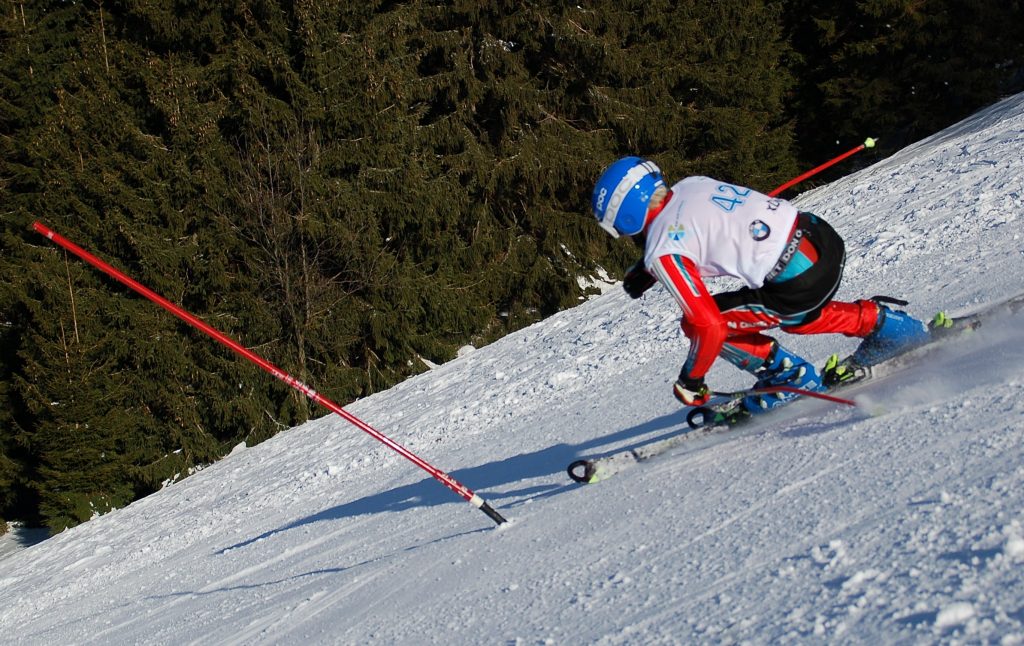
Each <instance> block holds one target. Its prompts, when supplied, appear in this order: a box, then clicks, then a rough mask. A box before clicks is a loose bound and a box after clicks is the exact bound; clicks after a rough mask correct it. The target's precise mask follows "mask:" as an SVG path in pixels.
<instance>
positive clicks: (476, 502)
mask: <svg viewBox="0 0 1024 646" xmlns="http://www.w3.org/2000/svg"><path fill="white" fill-rule="evenodd" d="M32 228H33V229H35V230H36V231H37V232H39V233H41V234H42V235H44V236H46V237H47V238H48V239H49V240H51V241H52V242H54V243H56V244H58V245H60V246H61V247H63V248H64V249H66V250H68V251H70V252H71V253H73V254H75V255H76V256H78V257H79V258H81V259H82V260H84V261H85V262H87V263H89V264H90V265H92V266H93V267H95V268H96V269H99V270H100V271H102V272H103V273H105V274H107V275H108V276H110V277H111V278H113V279H115V280H117V281H118V282H119V283H121V284H123V285H125V286H126V287H128V288H129V289H132V290H133V291H135V292H137V293H139V294H141V295H143V296H145V297H146V298H148V299H149V300H151V301H153V302H154V303H156V304H157V305H159V306H160V307H162V308H164V309H165V310H167V311H168V312H170V313H171V314H173V315H174V316H176V317H178V318H179V319H181V320H182V321H185V322H186V323H188V324H189V325H191V326H192V327H194V328H196V329H198V330H200V331H202V332H205V333H206V334H207V335H209V336H211V337H213V338H214V339H216V340H217V341H218V342H220V343H221V344H223V345H225V346H227V347H228V348H230V349H231V350H233V351H234V352H235V353H236V354H239V355H241V356H243V357H245V358H246V359H248V360H249V361H251V362H252V363H255V364H256V365H257V366H259V367H260V368H262V369H263V370H265V371H266V372H268V373H270V374H271V375H273V376H274V377H276V378H278V379H280V380H281V381H283V382H284V383H286V384H288V385H289V386H291V387H292V388H294V389H295V390H298V391H299V392H301V393H302V394H304V395H306V396H307V397H309V398H310V399H311V400H313V402H314V403H316V404H320V405H321V406H323V407H324V408H327V409H328V410H330V411H331V412H333V413H336V414H338V415H340V416H341V417H342V418H344V419H345V421H347V422H349V423H350V424H352V425H353V426H355V427H356V428H358V429H359V430H361V431H363V432H364V433H367V434H369V435H370V436H371V437H373V438H374V439H375V440H377V441H378V442H381V443H382V444H384V445H386V446H387V447H388V448H390V449H392V450H393V451H395V452H396V453H398V454H399V455H401V456H402V457H404V458H405V459H407V460H409V461H410V462H412V463H413V464H415V465H416V466H418V467H419V468H421V469H423V470H424V471H426V472H427V473H429V474H430V475H431V476H432V477H433V478H435V479H436V480H437V481H439V482H440V483H441V484H443V485H444V486H446V487H448V488H449V489H451V490H452V491H454V492H455V493H456V494H458V495H459V496H461V497H462V498H463V499H465V500H466V501H467V502H469V503H470V504H472V505H473V506H474V507H476V508H477V509H479V510H481V511H483V512H484V513H485V514H487V516H488V517H490V519H491V520H493V521H494V522H495V523H497V524H498V525H501V524H502V523H504V522H506V521H505V519H504V518H503V517H502V516H501V514H499V513H498V512H497V511H495V510H494V508H493V507H491V505H490V504H489V503H488V502H487V501H485V500H484V499H483V498H481V497H480V496H478V495H477V494H475V493H473V492H472V491H470V490H469V489H468V488H466V486H465V485H462V484H460V483H459V482H458V481H457V480H455V478H453V477H451V476H450V475H448V474H447V473H445V472H444V471H441V470H440V469H438V468H436V467H434V466H432V465H431V464H430V463H429V462H427V461H426V460H424V459H422V458H420V457H419V456H417V455H416V454H415V453H413V452H412V451H410V450H409V449H407V448H405V447H404V446H402V445H401V444H399V443H397V442H395V441H394V440H392V439H391V438H389V437H387V436H386V435H384V434H383V433H381V432H380V431H378V430H376V429H375V428H373V427H372V426H370V425H369V424H367V423H366V422H364V421H363V420H361V419H359V418H358V417H356V416H355V415H353V414H351V413H349V412H348V411H346V410H345V409H343V408H342V407H341V406H339V405H338V404H335V403H334V402H332V401H331V400H329V399H327V398H326V397H324V396H323V395H321V394H320V393H318V392H316V391H315V390H313V389H312V388H310V387H309V386H307V385H306V384H304V383H302V382H301V381H299V380H297V379H295V378H294V377H292V376H291V375H289V374H288V373H286V372H284V371H283V370H281V369H280V368H278V367H277V366H275V365H274V364H272V363H270V362H269V361H267V360H266V359H264V358H262V357H260V356H259V355H257V354H255V353H253V352H252V351H250V350H248V349H247V348H245V347H243V346H242V345H241V344H239V343H238V342H237V341H235V340H233V339H231V338H229V337H227V336H225V335H224V334H222V333H221V332H219V331H218V330H216V329H214V328H212V327H210V326H209V325H207V324H206V323H204V322H203V321H201V320H199V319H198V318H196V317H195V316H193V315H192V314H190V313H189V312H187V311H186V310H184V309H182V308H181V307H178V306H177V305H175V304H174V303H172V302H170V301H168V300H167V299H166V298H164V297H162V296H160V295H159V294H157V293H156V292H154V291H152V290H151V289H149V288H148V287H146V286H145V285H143V284H141V283H139V282H137V281H135V280H133V279H131V278H129V277H128V276H126V275H125V274H124V273H122V272H121V271H119V270H117V269H115V268H114V267H112V266H110V265H108V264H107V263H105V262H103V261H102V260H100V259H99V258H97V257H96V256H94V255H92V254H91V253H89V252H88V251H86V250H85V249H82V248H81V247H79V246H78V245H76V244H75V243H73V242H71V241H70V240H68V239H67V238H65V237H63V236H61V235H60V234H58V233H56V232H55V231H53V230H52V229H50V228H49V227H47V226H45V225H43V224H41V223H40V222H35V223H33V224H32Z"/></svg>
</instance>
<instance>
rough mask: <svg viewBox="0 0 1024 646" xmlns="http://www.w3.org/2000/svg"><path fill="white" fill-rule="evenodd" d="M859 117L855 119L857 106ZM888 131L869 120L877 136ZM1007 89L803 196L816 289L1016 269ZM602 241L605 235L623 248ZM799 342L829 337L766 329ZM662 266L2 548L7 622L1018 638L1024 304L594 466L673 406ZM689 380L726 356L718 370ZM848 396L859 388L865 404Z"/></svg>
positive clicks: (276, 635)
mask: <svg viewBox="0 0 1024 646" xmlns="http://www.w3.org/2000/svg"><path fill="white" fill-rule="evenodd" d="M871 134H875V133H871ZM881 134H883V135H884V133H881ZM1022 177H1024V95H1019V96H1014V97H1011V98H1009V99H1007V100H1005V101H1003V102H1002V103H1000V104H998V105H995V106H993V107H991V108H989V109H987V110H984V111H983V112H981V113H979V114H977V115H976V116H974V117H972V118H971V119H968V120H966V121H964V122H962V123H960V124H958V125H956V126H954V127H952V128H950V129H948V130H946V131H944V132H942V133H939V134H937V135H935V136H934V137H931V138H930V139H927V140H925V141H922V142H920V143H919V144H917V145H915V146H912V147H910V148H908V149H906V150H904V151H902V152H900V153H898V154H897V155H895V156H893V157H891V158H889V159H886V160H884V161H881V162H879V163H878V164H876V165H874V166H872V167H870V168H868V169H866V170H864V171H862V172H860V173H857V174H855V175H852V176H850V177H848V178H846V179H843V180H841V181H839V182H836V183H834V184H832V185H830V186H827V187H824V188H821V189H818V190H815V191H813V192H811V193H808V194H805V195H803V196H801V198H800V200H798V202H799V204H800V205H801V206H802V207H803V208H804V209H807V210H812V211H814V212H816V213H818V214H820V215H822V216H824V217H825V218H826V219H828V220H829V221H830V222H832V223H833V224H834V225H835V226H836V228H837V229H838V230H839V231H840V232H841V233H842V234H843V235H844V236H845V237H846V239H847V241H848V251H849V263H848V269H847V275H846V280H845V283H844V286H843V288H842V290H841V292H840V297H842V298H856V297H859V296H871V295H874V294H877V293H884V294H891V295H894V296H902V297H905V298H908V299H910V300H912V305H911V307H910V310H911V311H912V312H914V313H916V314H919V315H921V316H930V315H931V314H932V313H933V312H934V311H935V310H937V309H940V308H943V309H947V310H949V311H950V312H951V313H959V312H963V311H968V310H970V309H972V308H973V307H975V306H977V305H979V304H982V303H985V302H988V301H993V300H997V299H999V298H1001V297H1003V296H1008V295H1010V294H1015V293H1018V292H1020V291H1024V239H1022V237H1021V228H1022V226H1021V225H1022V223H1024V217H1022V214H1024V179H1022ZM624 244H625V243H624ZM787 342H788V343H790V344H791V345H792V346H793V347H794V348H796V349H799V350H801V351H803V352H804V353H806V354H807V355H808V356H809V357H810V358H812V359H814V360H816V361H821V360H823V359H824V357H825V356H826V355H827V354H829V353H830V352H832V351H836V350H838V351H843V350H848V349H850V348H852V347H853V343H852V342H851V341H850V340H848V339H843V338H826V337H814V338H806V337H800V338H797V337H789V338H787ZM685 349H686V343H685V340H684V339H683V338H682V337H681V335H680V333H679V330H678V313H677V311H676V309H675V306H674V304H673V303H672V302H671V299H670V298H669V297H668V296H667V295H666V294H665V293H664V292H662V291H661V290H660V289H655V290H652V291H651V292H650V293H648V295H646V296H645V297H644V298H643V299H641V300H640V301H638V302H633V301H630V300H629V299H628V298H627V297H626V296H625V295H624V294H623V293H621V290H614V291H613V292H610V293H608V294H606V295H604V296H602V297H600V298H598V299H596V300H594V301H592V302H589V303H586V304H583V305H581V306H580V307H577V308H575V309H573V310H571V311H567V312H563V313H561V314H559V315H557V316H554V317H552V318H551V319H549V320H547V321H545V322H543V323H541V324H538V325H536V326H533V327H531V328H528V329H526V330H523V331H521V332H519V333H517V334H514V335H511V336H509V337H507V338H505V339H503V340H501V341H499V342H497V343H494V344H493V345H491V346H489V347H487V348H484V349H481V350H477V351H475V352H472V353H469V354H467V355H466V356H464V357H461V358H459V359H458V360H455V361H452V362H451V363H449V364H446V365H444V366H441V367H439V368H437V369H435V370H433V371H431V372H429V373H428V374H424V375H421V376H419V377H416V378H413V379H410V380H408V381H406V382H404V383H402V384H401V385H399V386H397V387H395V388H393V389H391V390H389V391H387V392H384V393H380V394H378V395H376V396H373V397H371V398H368V399H366V400H364V401H361V402H359V403H357V404H356V405H353V406H352V407H350V410H351V411H352V412H353V413H354V414H356V415H358V416H360V417H361V418H363V419H364V420H366V421H367V422H369V423H370V424H372V425H373V426H375V427H376V428H378V429H380V430H381V431H382V432H384V433H386V434H388V435H389V436H391V437H393V438H394V439H395V440H397V441H399V442H401V443H402V444H404V445H406V446H408V447H409V448H410V449H411V450H413V451H415V452H416V453H418V454H420V455H422V456H423V457H424V458H425V459H427V460H429V461H431V462H433V463H434V464H436V465H437V466H439V467H441V468H443V469H445V470H448V471H450V472H451V473H452V475H454V476H455V477H456V478H457V479H458V480H460V481H461V482H463V483H465V484H466V485H467V486H469V487H471V488H473V489H474V490H476V491H477V492H479V493H481V494H482V495H483V496H484V497H485V498H487V499H488V500H490V501H491V502H492V504H494V505H495V507H496V508H498V509H499V511H500V512H501V513H502V514H504V515H505V516H506V517H508V518H509V519H511V522H510V523H509V524H507V525H505V526H502V527H501V528H496V527H494V526H493V524H492V523H491V522H490V521H489V520H488V519H487V517H486V516H484V515H483V514H481V513H479V512H478V511H476V510H474V509H473V508H472V507H471V506H469V505H467V504H466V503H465V502H463V501H462V500H461V499H459V498H458V497H456V496H454V495H452V494H451V493H450V492H449V491H447V490H446V489H444V488H443V487H441V486H440V485H439V484H438V483H437V482H435V481H434V480H432V479H431V478H430V477H428V476H426V475H425V474H424V473H423V472H422V471H420V470H419V469H417V468H415V467H414V466H412V465H411V464H410V463H408V462H407V461H405V460H403V459H401V458H400V457H398V456H396V455H394V454H393V453H391V452H390V451H388V450H387V449H386V448H384V447H382V446H381V445H379V444H377V443H376V442H374V441H373V440H372V439H371V438H369V437H367V436H366V435H364V434H362V433H360V432H359V431H357V430H356V429H354V428H352V427H351V426H348V425H347V424H346V423H345V422H343V421H342V420H340V419H338V418H336V417H328V418H323V419H320V420H317V421H314V422H310V423H308V424H305V425H303V426H301V427H298V428H294V429H291V430H289V431H287V432H285V433H282V434H280V435H278V436H277V437H275V438H273V439H272V440H270V441H268V442H266V443H264V444H261V445H259V446H257V447H253V448H249V449H245V450H240V451H236V452H235V453H233V454H232V455H231V456H229V457H228V458H226V459H225V460H223V461H222V462H220V463H218V464H216V465H213V466H211V467H209V468H207V469H205V470H204V471H202V472H200V473H198V474H196V475H194V476H192V477H190V478H188V479H187V480H185V481H183V482H181V483H178V484H175V485H173V486H171V487H168V488H167V489H165V490H163V491H161V492H159V493H157V494H155V495H153V496H150V497H148V498H146V499H144V500H141V501H139V502H137V503H135V504H133V505H131V506H130V507H128V508H126V509H122V510H119V511H116V512H113V513H111V514H108V515H106V516H103V517H101V518H98V519H96V520H94V521H92V522H89V523H87V524H85V525H82V526H80V527H77V528H75V529H72V530H69V531H67V532H64V533H63V534H61V535H59V536H57V537H55V538H53V539H50V540H47V541H45V542H43V543H41V544H39V545H36V546H33V547H31V548H28V549H25V550H22V551H19V552H17V553H15V554H13V555H10V556H8V557H7V558H5V559H3V560H2V561H0V635H3V636H4V639H5V640H8V641H10V640H14V641H17V642H21V643H33V644H34V643H38V644H43V643H46V644H49V643H83V642H99V643H126V644H127V643H131V644H136V643H156V644H167V643H175V644H178V643H203V644H206V643H236V644H253V643H275V644H277V643H302V644H308V643H342V644H352V643H371V642H373V643H403V644H427V643H444V644H452V643H455V644H478V643H524V644H532V643H599V644H626V643H630V644H631V643H645V644H647V643H655V644H657V643H694V642H737V641H749V642H753V643H778V642H810V643H835V642H844V643H849V642H853V643H865V644H877V643H888V642H912V643H921V642H932V641H951V640H955V639H965V640H969V641H989V642H995V643H998V642H1000V641H1002V642H1003V643H1008V644H1010V643H1020V642H1022V641H1024V574H1022V573H1024V448H1022V447H1024V398H1022V396H1021V395H1022V384H1024V318H1022V317H1015V318H1008V319H1005V320H1003V321H1001V322H999V323H996V324H994V325H992V326H989V327H986V328H984V329H983V330H981V331H980V332H979V333H978V334H976V335H974V336H973V337H971V338H969V339H966V340H963V341H962V342H958V343H956V344H948V345H947V346H945V347H943V348H941V349H940V350H939V351H937V352H935V353H933V354H931V355H930V356H929V358H928V360H927V361H926V362H925V363H923V364H921V365H918V366H915V367H913V368H911V369H908V370H906V371H903V372H900V373H898V374H895V375H892V376H890V377H888V378H887V379H884V380H880V381H878V382H874V383H872V384H870V385H869V386H867V387H865V388H863V389H862V390H861V391H860V393H859V394H858V398H859V400H860V401H861V403H862V404H863V405H862V406H861V407H860V408H858V409H856V410H853V409H840V408H838V407H835V406H831V405H827V404H821V403H817V402H804V403H801V404H797V405H794V407H792V408H791V409H790V410H788V411H786V413H785V414H783V415H780V416H779V417H776V418H774V419H773V418H769V419H767V420H765V421H764V422H763V423H761V424H758V425H755V426H751V427H749V428H743V429H739V430H736V431H732V432H728V433H722V434H719V435H714V436H711V437H707V438H701V439H698V440H694V441H692V442H687V443H684V445H682V446H680V447H678V448H677V449H675V450H674V451H673V452H672V453H671V454H669V455H665V456H662V457H661V458H659V459H657V460H654V461H651V462H649V463H647V464H645V465H643V466H641V467H638V468H635V469H631V470H629V471H627V472H624V473H622V474H620V475H619V476H617V477H615V478H613V479H612V480H609V481H607V482H603V483H600V484H597V485H593V486H586V487H583V486H578V485H574V484H572V483H571V482H570V481H569V480H568V478H567V477H566V475H565V473H564V468H565V466H566V465H567V464H568V463H569V462H570V461H572V460H573V459H575V458H576V457H579V456H582V455H599V454H604V453H608V452H612V451H615V450H618V449H621V448H623V447H627V446H634V445H637V444H640V443H643V442H645V441H651V440H653V439H655V438H659V437H662V436H664V435H665V434H666V433H670V432H672V431H674V430H676V429H678V428H679V427H680V426H681V425H682V424H683V416H682V414H681V413H680V411H679V410H678V409H677V407H676V405H675V402H674V400H673V399H672V396H671V393H670V383H671V382H672V380H673V379H674V378H675V375H676V374H677V371H678V369H679V365H680V363H681V362H682V360H683V357H684V355H685ZM710 382H711V383H712V384H713V386H715V387H717V388H722V389H729V388H737V387H741V386H743V385H745V384H746V383H748V382H749V377H746V376H745V375H743V374H742V373H740V372H739V371H737V370H735V369H732V368H730V367H728V366H717V367H716V369H715V370H714V371H713V372H712V374H711V376H710ZM872 413H874V415H872Z"/></svg>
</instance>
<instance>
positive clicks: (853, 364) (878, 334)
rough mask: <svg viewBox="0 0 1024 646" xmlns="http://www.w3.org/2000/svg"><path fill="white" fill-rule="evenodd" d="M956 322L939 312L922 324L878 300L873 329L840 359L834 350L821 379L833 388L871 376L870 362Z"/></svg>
mask: <svg viewBox="0 0 1024 646" xmlns="http://www.w3.org/2000/svg"><path fill="white" fill-rule="evenodd" d="M876 302H877V301H876ZM956 323H957V322H956V320H955V319H952V318H950V317H949V316H946V314H945V313H944V312H939V313H938V314H936V315H935V318H933V319H932V321H931V322H930V323H928V324H927V325H925V324H924V323H922V322H921V321H919V320H917V319H916V318H914V317H912V316H910V315H909V314H907V313H906V312H901V311H899V310H894V309H890V308H889V307H886V306H885V305H882V304H881V303H878V322H877V323H875V329H874V330H872V331H871V334H869V335H867V336H866V337H864V340H863V341H861V342H860V345H859V346H858V347H857V349H856V350H854V352H853V354H851V355H850V356H848V357H846V358H845V359H843V360H842V361H840V360H839V355H837V354H833V355H832V356H830V357H829V358H828V360H827V361H826V362H825V367H824V369H823V370H822V382H823V383H824V384H825V386H826V387H828V388H835V387H836V386H840V385H849V384H852V383H854V382H857V381H860V380H861V379H865V378H867V377H869V376H871V367H872V366H874V365H876V364H879V363H882V362H883V361H888V360H889V359H892V358H893V357H897V356H899V355H901V354H903V353H905V352H908V351H910V350H913V349H914V348H916V347H919V346H922V345H924V344H926V343H928V342H929V341H932V340H933V339H936V338H939V337H941V336H943V335H945V334H947V333H951V332H952V331H953V330H955V329H956Z"/></svg>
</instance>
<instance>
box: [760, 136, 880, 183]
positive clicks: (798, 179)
mask: <svg viewBox="0 0 1024 646" xmlns="http://www.w3.org/2000/svg"><path fill="white" fill-rule="evenodd" d="M877 142H878V140H877V139H872V138H871V137H868V138H867V139H865V140H864V143H862V144H861V145H859V146H857V147H856V148H851V149H850V150H847V151H846V152H845V153H843V154H842V155H839V156H838V157H835V158H833V159H830V160H828V161H827V162H825V163H824V164H822V165H821V166H818V167H817V168H812V169H811V170H809V171H807V172H806V173H804V174H803V175H799V176H797V177H794V178H793V179H791V180H789V181H788V182H786V183H785V184H783V185H782V186H780V187H778V188H777V189H775V190H774V191H772V192H771V193H769V194H768V197H775V196H776V195H778V194H779V193H781V192H782V191H784V190H786V189H787V188H789V187H790V186H793V185H794V184H799V183H800V182H802V181H804V180H805V179H807V178H808V177H810V176H811V175H816V174H818V173H820V172H821V171H823V170H825V169H826V168H828V167H829V166H832V165H833V164H838V163H839V162H841V161H843V160H844V159H846V158H847V157H849V156H850V155H853V154H855V153H859V152H860V151H862V150H864V149H865V148H874V147H875V143H877Z"/></svg>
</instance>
